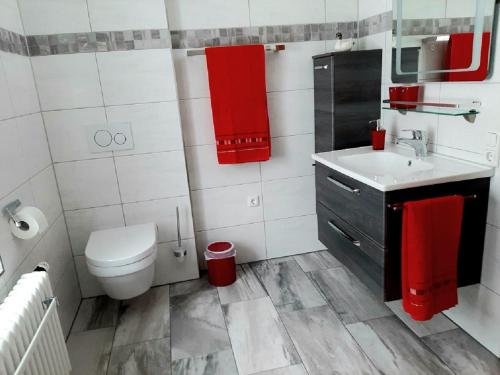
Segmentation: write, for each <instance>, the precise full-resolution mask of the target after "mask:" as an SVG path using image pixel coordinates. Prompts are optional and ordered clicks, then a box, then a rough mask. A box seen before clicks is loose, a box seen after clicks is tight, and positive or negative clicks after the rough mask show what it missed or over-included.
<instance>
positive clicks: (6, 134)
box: [0, 119, 27, 197]
mask: <svg viewBox="0 0 500 375" xmlns="http://www.w3.org/2000/svg"><path fill="white" fill-rule="evenodd" d="M0 135H1V136H0V176H2V178H0V197H3V196H5V194H7V193H9V192H10V191H11V190H13V189H14V188H15V187H17V186H19V185H20V184H21V183H22V182H23V181H24V180H25V179H26V178H27V172H26V170H25V169H24V164H23V161H24V158H23V155H22V151H21V138H20V135H19V130H18V127H17V122H16V119H10V120H4V121H0Z"/></svg>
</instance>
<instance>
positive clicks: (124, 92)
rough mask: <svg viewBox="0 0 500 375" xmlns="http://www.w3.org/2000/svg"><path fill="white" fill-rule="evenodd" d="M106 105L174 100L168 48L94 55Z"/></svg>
mask: <svg viewBox="0 0 500 375" xmlns="http://www.w3.org/2000/svg"><path fill="white" fill-rule="evenodd" d="M97 62H98V65H99V73H100V76H101V84H102V91H103V95H104V102H105V103H106V105H119V104H135V103H147V102H160V101H168V100H176V99H177V90H176V82H175V72H174V65H173V61H172V54H171V50H170V49H150V50H136V51H118V52H101V53H97Z"/></svg>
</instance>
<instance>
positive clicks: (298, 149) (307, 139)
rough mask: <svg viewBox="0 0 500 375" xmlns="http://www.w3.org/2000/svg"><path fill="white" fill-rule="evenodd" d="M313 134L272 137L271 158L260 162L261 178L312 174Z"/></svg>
mask: <svg viewBox="0 0 500 375" xmlns="http://www.w3.org/2000/svg"><path fill="white" fill-rule="evenodd" d="M313 153H314V135H312V134H307V135H295V136H290V137H280V138H273V140H272V150H271V159H270V160H268V161H266V162H262V163H261V172H262V180H264V181H265V180H275V179H279V178H288V177H299V176H308V175H312V174H314V167H313V166H312V164H313V162H312V159H311V155H312V154H313Z"/></svg>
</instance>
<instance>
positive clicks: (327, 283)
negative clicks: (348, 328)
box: [310, 267, 392, 324]
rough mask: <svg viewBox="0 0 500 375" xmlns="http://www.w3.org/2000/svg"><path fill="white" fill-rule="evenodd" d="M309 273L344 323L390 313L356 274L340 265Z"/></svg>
mask: <svg viewBox="0 0 500 375" xmlns="http://www.w3.org/2000/svg"><path fill="white" fill-rule="evenodd" d="M310 275H311V277H312V278H313V279H314V281H315V282H316V284H317V285H318V287H319V288H320V289H321V291H322V292H323V294H324V295H325V296H326V298H327V299H328V301H329V302H330V303H331V305H332V306H333V308H334V310H335V311H336V312H337V314H339V316H340V318H341V319H342V321H343V322H344V323H346V324H347V323H355V322H359V321H365V320H369V319H374V318H380V317H383V316H389V315H392V312H391V310H390V309H389V308H388V307H387V306H385V305H384V304H383V303H382V302H381V301H379V300H378V299H377V297H376V296H375V295H373V294H372V293H371V292H370V290H368V288H367V287H366V286H365V285H364V284H363V283H362V282H361V281H360V280H359V279H358V278H357V277H356V276H354V275H353V274H352V273H350V272H348V271H346V270H345V269H344V268H342V267H337V268H331V269H328V270H322V271H315V272H311V273H310Z"/></svg>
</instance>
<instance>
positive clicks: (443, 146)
mask: <svg viewBox="0 0 500 375" xmlns="http://www.w3.org/2000/svg"><path fill="white" fill-rule="evenodd" d="M368 3H369V4H368ZM420 3H421V4H420V5H418V4H417V5H416V6H419V7H421V6H422V4H423V3H422V2H420ZM448 4H450V2H448ZM391 5H392V2H391V0H389V1H387V4H386V0H380V1H368V0H366V1H365V0H360V17H361V18H364V17H366V16H370V15H374V14H377V13H381V12H384V11H385V10H386V9H387V10H390V9H391ZM384 6H386V8H385V7H384ZM420 9H422V11H423V8H420ZM426 16H428V15H427V13H426ZM391 41H392V37H391V33H390V32H386V33H381V34H376V35H370V36H369V37H366V38H362V39H361V40H360V43H359V45H360V47H361V48H365V49H369V48H381V47H382V48H384V49H385V53H384V74H383V82H384V84H383V87H382V97H383V98H384V99H385V98H387V96H388V87H389V86H390V85H391V80H390V69H391V65H390V64H391V52H390V48H391V46H392V45H391ZM498 50H499V48H497V52H498ZM494 61H496V63H495V66H494V67H493V69H494V74H493V75H492V77H491V78H490V79H488V80H486V81H484V82H470V83H466V82H456V83H429V84H425V87H424V99H426V100H435V101H439V100H441V101H443V102H445V101H454V100H472V99H478V100H480V101H481V103H482V106H481V110H480V112H481V113H480V114H479V115H478V116H477V119H476V122H475V123H474V124H470V123H468V122H466V121H465V120H464V119H463V118H461V117H451V116H436V115H421V114H408V115H401V114H399V113H397V112H395V111H382V112H383V113H382V115H383V125H384V127H386V128H387V130H388V132H389V133H391V134H392V135H397V134H398V132H399V131H400V130H402V129H407V128H415V129H423V130H426V131H428V132H429V134H430V139H431V142H432V146H433V149H435V150H436V151H437V152H439V153H442V154H446V155H450V156H453V157H458V158H461V159H465V160H470V161H474V162H479V163H484V162H485V158H484V152H485V148H484V147H485V144H486V141H485V137H486V134H487V132H488V131H495V132H499V133H500V123H499V121H498V118H499V117H500V108H499V106H498V93H499V92H500V76H499V75H498V71H499V69H500V65H499V64H500V63H499V61H500V60H498V59H496V60H494ZM498 175H499V173H498V171H497V173H496V176H495V177H494V178H493V179H492V180H491V184H490V201H489V210H488V211H489V212H488V227H487V235H486V242H485V252H484V261H483V274H482V284H481V285H480V286H474V287H468V288H463V290H462V291H461V292H460V299H459V305H458V306H457V307H455V308H453V309H451V310H450V311H449V313H448V315H449V316H450V317H451V318H452V319H453V320H455V322H457V323H458V324H459V325H460V326H462V327H463V328H464V329H465V330H466V331H468V332H469V333H470V334H471V335H473V336H474V337H475V338H476V339H477V340H479V341H480V342H481V343H482V344H483V345H485V346H487V347H488V348H489V349H490V350H491V351H493V352H494V353H495V354H496V355H498V356H500V346H499V344H498V343H499V342H500V335H499V332H500V331H499V330H498V329H496V326H497V325H498V322H499V321H500V315H499V313H498V309H495V308H494V306H498V305H499V304H500V278H499V275H500V273H499V270H500V215H499V212H500V211H499V202H500V178H499V176H498Z"/></svg>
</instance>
